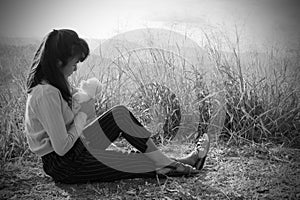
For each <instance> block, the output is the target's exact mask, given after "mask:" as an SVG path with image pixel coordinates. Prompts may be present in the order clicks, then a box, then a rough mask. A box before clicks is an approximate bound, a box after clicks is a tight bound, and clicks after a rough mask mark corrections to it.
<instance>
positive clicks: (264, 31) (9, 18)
mask: <svg viewBox="0 0 300 200" xmlns="http://www.w3.org/2000/svg"><path fill="white" fill-rule="evenodd" d="M0 2H1V4H0V35H2V36H17V37H43V36H44V35H45V34H46V33H47V32H49V31H51V30H52V29H53V28H71V29H74V30H76V31H77V32H78V33H79V35H80V36H82V37H85V38H109V37H111V36H113V35H115V34H117V33H119V32H124V31H128V30H132V29H135V28H146V27H162V28H173V29H175V30H178V31H186V32H188V33H189V35H190V36H191V37H194V38H196V37H197V34H198V33H197V31H199V30H200V29H203V30H205V31H206V30H216V29H221V30H223V31H226V32H229V34H231V33H232V32H233V30H234V29H233V28H234V25H237V26H238V29H239V31H241V33H242V34H243V35H244V36H245V38H246V39H245V40H248V41H249V42H248V43H252V42H257V43H259V44H260V45H262V44H263V43H265V42H279V43H284V44H288V45H294V46H296V44H297V43H298V44H299V36H300V26H299V24H300V23H299V22H300V21H299V19H300V9H299V8H300V6H299V5H300V0H6V1H3V0H0ZM250 41H251V42H250Z"/></svg>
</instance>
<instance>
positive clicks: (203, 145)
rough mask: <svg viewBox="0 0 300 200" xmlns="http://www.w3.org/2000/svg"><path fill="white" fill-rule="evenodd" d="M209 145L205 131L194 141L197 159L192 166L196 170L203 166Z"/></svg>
mask: <svg viewBox="0 0 300 200" xmlns="http://www.w3.org/2000/svg"><path fill="white" fill-rule="evenodd" d="M209 147H210V138H209V136H208V135H207V133H204V134H203V136H202V137H201V138H199V140H198V141H197V143H196V149H197V151H198V159H197V161H196V163H195V164H194V166H193V167H195V168H196V169H197V170H201V169H202V168H203V166H204V163H205V160H206V157H207V154H208V151H209Z"/></svg>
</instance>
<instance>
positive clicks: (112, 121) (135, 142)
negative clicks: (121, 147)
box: [83, 106, 173, 166]
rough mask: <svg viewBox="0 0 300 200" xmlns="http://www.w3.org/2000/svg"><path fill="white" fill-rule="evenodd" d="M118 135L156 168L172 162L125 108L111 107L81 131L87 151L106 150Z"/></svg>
mask: <svg viewBox="0 0 300 200" xmlns="http://www.w3.org/2000/svg"><path fill="white" fill-rule="evenodd" d="M120 135H122V136H123V137H124V138H125V139H126V140H127V141H128V142H129V143H130V144H131V145H132V146H134V147H135V148H137V149H138V150H139V151H140V152H142V153H143V154H144V155H143V156H146V157H148V158H150V159H151V160H152V161H153V162H154V163H156V164H157V166H165V165H169V164H171V163H172V162H173V160H171V159H170V158H168V157H167V156H166V155H164V154H163V153H162V152H161V151H160V150H159V149H158V148H157V147H156V145H155V144H154V143H153V141H152V139H151V138H150V136H151V133H150V132H149V131H148V130H147V129H146V128H145V127H143V125H142V124H140V123H139V122H138V120H137V119H136V118H135V117H134V116H133V114H132V113H131V112H130V111H129V110H128V109H127V108H126V107H125V106H115V107H113V108H112V109H110V110H109V111H107V112H106V113H104V114H103V115H101V116H100V117H98V118H97V119H96V120H95V121H93V122H92V123H91V124H90V125H89V126H87V127H86V128H85V129H84V131H83V136H84V137H85V138H86V140H84V141H85V145H86V146H87V149H88V150H89V151H93V150H95V149H98V150H104V149H106V148H107V147H108V146H109V145H110V144H111V143H112V142H114V141H115V140H116V139H117V138H118V137H119V136H120Z"/></svg>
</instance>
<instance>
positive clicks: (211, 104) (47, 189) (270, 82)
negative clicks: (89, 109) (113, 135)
mask: <svg viewBox="0 0 300 200" xmlns="http://www.w3.org/2000/svg"><path fill="white" fill-rule="evenodd" d="M206 39H207V41H206V42H207V46H206V50H207V53H208V55H209V58H210V60H211V61H212V62H213V63H214V64H213V68H209V66H204V64H203V63H202V62H199V63H196V64H195V63H191V62H190V61H189V60H187V59H185V58H184V57H183V56H182V55H180V53H177V52H171V51H168V50H166V49H159V48H143V49H136V50H130V51H127V52H122V53H121V52H120V56H119V57H118V58H116V59H115V60H113V61H110V62H106V61H104V60H101V59H103V58H101V59H100V60H98V61H99V62H96V63H91V62H88V64H87V65H88V66H85V67H88V69H89V73H87V74H85V75H81V74H75V76H74V77H73V79H72V82H73V83H74V84H75V85H76V84H78V83H79V81H80V80H82V79H86V78H88V77H90V76H97V77H98V78H99V79H100V80H101V82H102V83H103V87H102V92H100V93H99V95H98V96H97V103H96V109H97V113H98V114H101V113H102V112H104V111H105V110H107V109H109V108H110V107H112V106H114V105H117V104H120V103H122V104H125V105H127V106H128V107H129V108H132V111H133V112H134V114H135V115H136V116H137V117H138V118H139V119H140V120H141V122H142V123H143V124H144V125H145V126H147V128H148V129H149V130H150V131H152V132H153V133H154V134H156V136H157V138H158V139H157V141H158V143H160V144H163V145H161V148H162V149H163V150H164V151H165V152H167V153H169V154H171V155H172V154H174V155H182V154H184V153H185V152H186V151H187V149H189V147H190V145H192V143H193V141H194V139H195V138H196V137H197V135H198V134H199V133H201V132H206V131H208V132H210V133H212V134H213V135H212V136H213V137H214V139H216V140H214V142H216V143H215V144H217V146H215V148H214V149H213V150H212V151H211V153H210V157H209V159H208V164H207V166H206V168H205V170H204V171H203V173H201V174H200V175H199V176H197V177H194V178H190V179H178V178H172V179H166V180H160V181H158V180H136V181H134V183H133V185H131V184H128V181H126V180H125V181H120V182H116V183H109V184H102V183H99V184H85V185H74V186H65V185H55V186H54V183H53V182H52V181H51V179H50V178H49V177H47V176H45V174H44V173H43V172H42V168H41V163H40V160H39V159H38V158H37V157H36V156H34V155H33V154H32V153H31V152H30V151H29V149H28V145H27V143H26V137H25V134H24V127H23V120H24V108H25V101H26V93H25V90H24V86H25V84H24V81H25V76H24V73H21V74H20V75H16V76H15V77H13V80H14V82H15V84H14V91H12V90H11V89H10V88H5V87H1V94H0V117H1V121H0V158H1V165H0V168H1V173H2V174H3V178H2V179H1V187H0V189H1V195H2V196H1V198H19V197H22V199H26V198H27V199H32V198H37V199H38V198H47V199H48V198H55V197H57V198H58V199H67V198H74V199H86V197H87V196H88V197H90V198H91V199H94V198H110V199H145V198H149V199H153V198H154V199H155V198H156V199H160V198H163V197H164V198H165V199H168V198H170V199H173V198H175V197H176V198H177V199H180V198H182V199H197V198H198V199H199V198H200V199H249V198H253V199H282V198H289V199H297V198H299V194H300V191H299V189H298V186H299V182H298V180H299V170H298V169H299V159H298V157H299V151H297V150H293V149H285V148H286V147H290V148H299V144H300V142H299V141H300V135H299V132H300V131H299V130H300V118H299V117H300V115H299V111H300V104H299V84H298V80H299V75H300V73H299V72H298V71H297V70H296V69H297V66H299V63H300V62H299V61H300V58H299V57H297V56H296V57H292V56H291V55H289V54H288V53H282V52H280V51H277V50H276V49H271V50H270V51H268V52H265V54H263V55H264V56H263V58H262V57H261V56H260V53H258V52H256V53H254V54H249V55H248V57H246V58H245V57H244V56H243V53H241V52H240V50H239V37H238V35H237V40H236V41H235V42H234V43H231V42H229V41H228V40H225V41H227V43H225V44H220V42H219V41H220V40H219V39H217V38H216V37H215V36H211V35H208V34H206ZM222 45H228V46H230V49H231V50H232V52H231V54H228V53H225V52H223V51H221V46H222ZM178 48H180V47H178ZM178 52H180V50H178ZM199 60H201V59H200V58H199ZM101 63H102V64H101ZM21 64H22V63H19V65H21ZM98 65H103V68H101V71H99V66H98ZM27 67H28V64H27ZM97 70H98V71H97ZM151 84H152V85H151ZM147 85H148V86H149V85H150V86H151V87H148V88H147V87H145V86H147ZM154 86H155V87H154ZM166 88H167V89H166ZM174 95H175V96H174ZM175 97H176V98H175ZM174 102H175V103H174ZM174 105H175V106H174ZM166 119H168V120H167V122H166ZM179 119H180V121H181V122H180V125H179V124H178V121H179ZM176 120H177V121H176ZM176 133H177V135H176V137H175V138H176V141H181V144H180V145H178V146H176V145H175V146H174V145H173V146H172V143H171V144H169V143H164V141H168V139H169V138H167V137H166V136H167V135H168V134H171V135H172V137H173V135H175V134H176ZM223 141H226V144H222V145H220V144H221V143H222V142H223ZM170 145H171V146H170ZM283 147H284V148H283ZM19 164H21V167H18V165H19ZM131 183H132V182H131ZM29 188H30V190H29ZM167 197H168V198H167Z"/></svg>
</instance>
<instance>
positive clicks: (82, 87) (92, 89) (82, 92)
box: [73, 77, 101, 103]
mask: <svg viewBox="0 0 300 200" xmlns="http://www.w3.org/2000/svg"><path fill="white" fill-rule="evenodd" d="M77 89H78V91H77V92H76V93H75V94H74V95H73V98H74V99H76V100H77V102H78V103H82V102H86V101H89V100H90V99H91V98H95V96H96V92H98V91H99V89H101V83H100V81H99V80H98V79H97V78H95V77H93V78H89V79H87V80H82V81H81V82H80V84H79V88H77Z"/></svg>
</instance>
